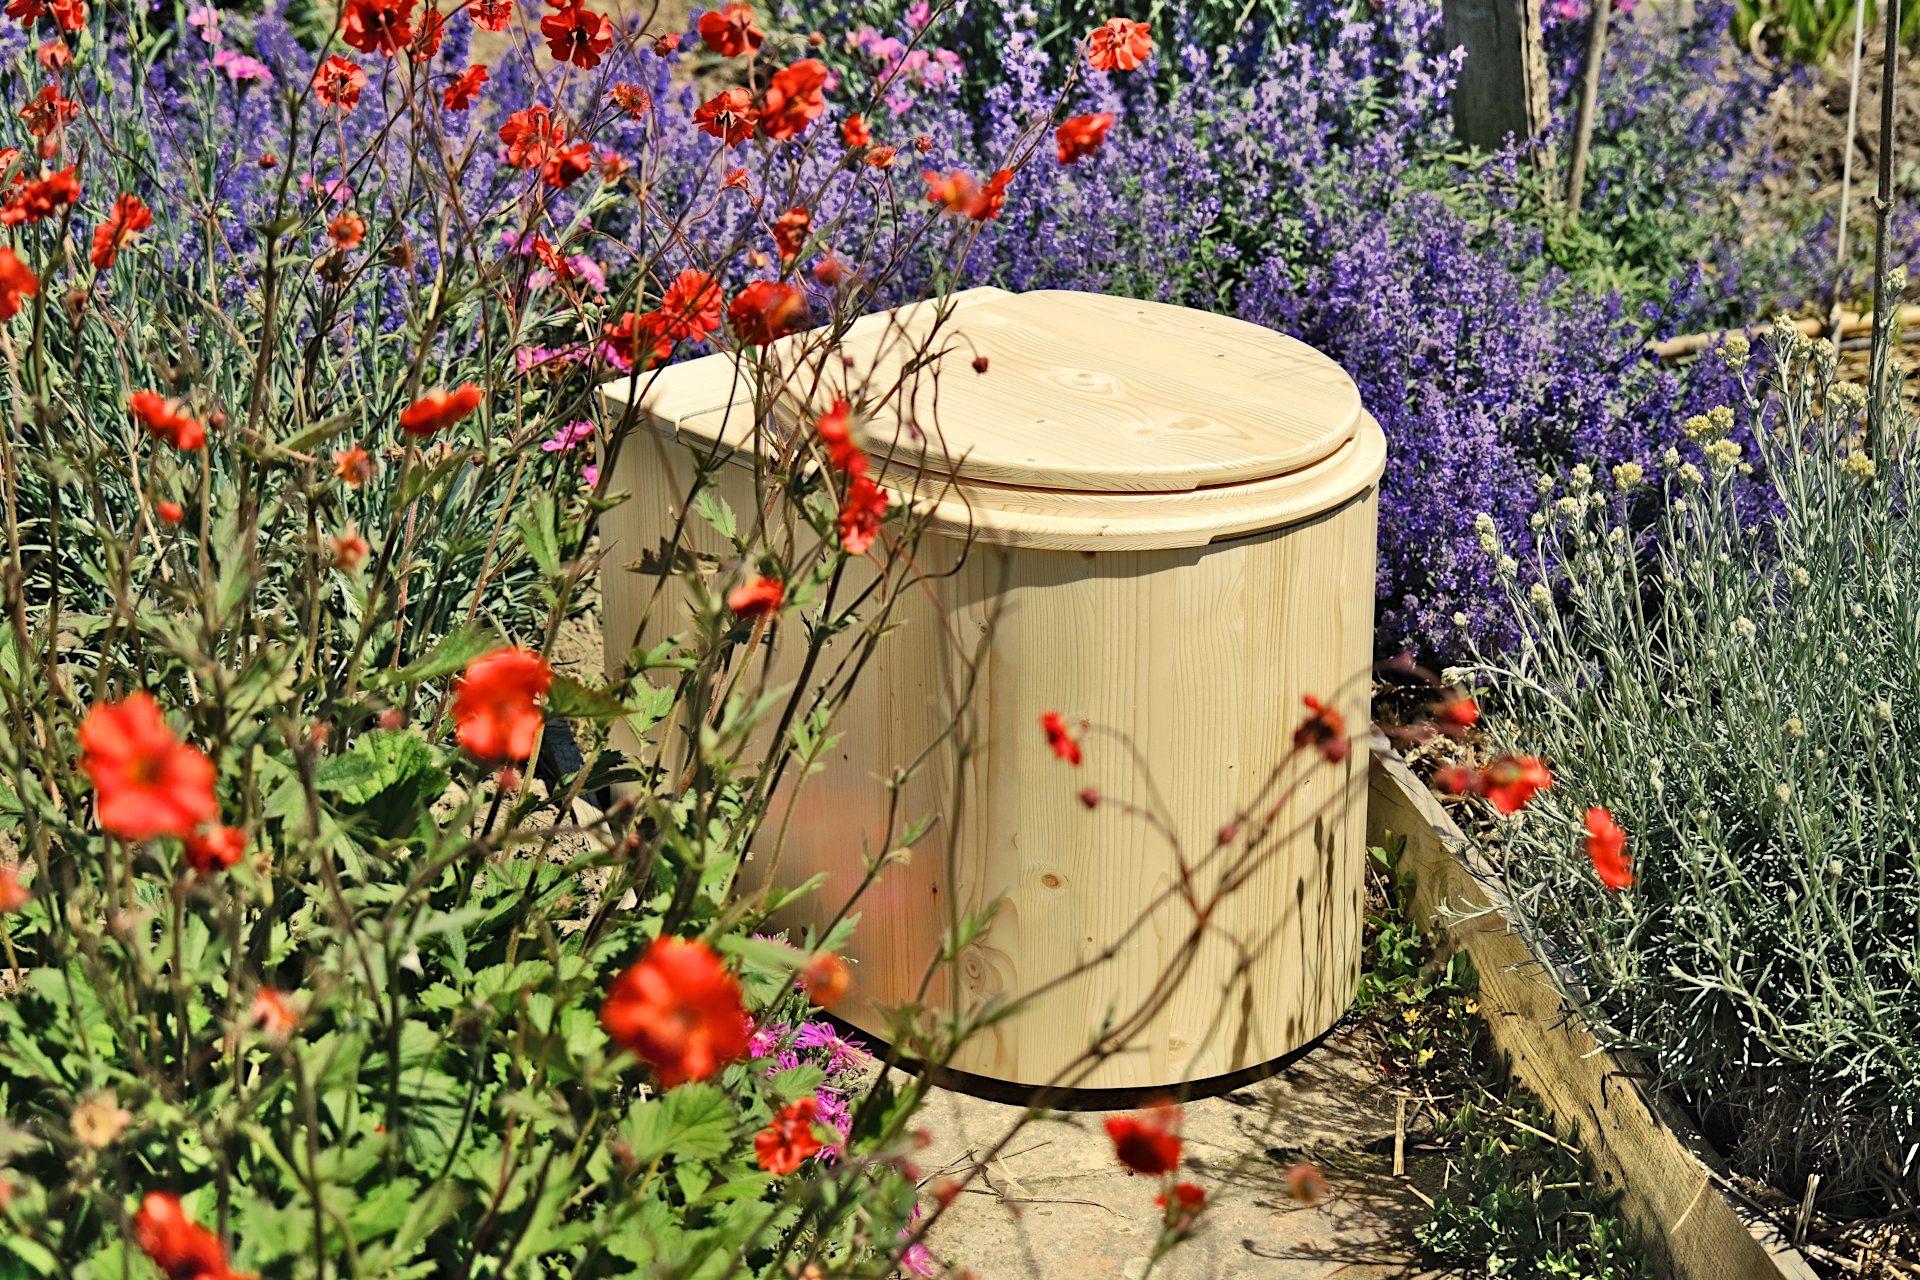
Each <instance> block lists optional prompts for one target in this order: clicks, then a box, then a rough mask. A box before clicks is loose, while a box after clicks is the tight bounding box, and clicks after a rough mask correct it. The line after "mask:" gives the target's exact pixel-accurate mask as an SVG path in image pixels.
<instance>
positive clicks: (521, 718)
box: [453, 649, 553, 760]
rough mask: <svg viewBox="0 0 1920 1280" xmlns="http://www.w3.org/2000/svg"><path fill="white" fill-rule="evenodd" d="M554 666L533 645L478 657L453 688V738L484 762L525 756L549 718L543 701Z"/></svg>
mask: <svg viewBox="0 0 1920 1280" xmlns="http://www.w3.org/2000/svg"><path fill="white" fill-rule="evenodd" d="M552 687H553V669H552V668H551V667H549V666H548V665H547V660H546V659H545V658H543V657H541V656H540V655H539V654H537V653H535V652H533V651H532V650H530V649H495V650H494V651H493V652H492V653H489V654H485V655H482V656H481V657H478V658H475V659H474V660H473V661H472V662H471V663H469V664H468V665H467V671H466V674H465V675H463V676H461V677H460V679H459V680H458V681H457V682H456V683H455V684H454V687H453V720H454V725H455V726H456V727H455V730H454V736H455V737H457V738H458V739H459V740H460V745H461V746H463V747H465V748H466V749H467V750H468V751H469V752H470V753H472V754H473V755H474V756H476V757H477V758H479V759H481V760H525V759H526V758H527V757H528V756H530V755H532V754H533V740H534V738H535V737H536V736H537V735H538V734H539V732H540V726H541V725H542V724H544V723H545V720H546V717H545V716H543V715H542V714H541V712H540V699H542V698H544V697H546V695H547V690H548V689H550V688H552Z"/></svg>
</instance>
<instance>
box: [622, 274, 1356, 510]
mask: <svg viewBox="0 0 1920 1280" xmlns="http://www.w3.org/2000/svg"><path fill="white" fill-rule="evenodd" d="M950 302H951V308H952V309H951V312H950V313H947V314H946V318H945V320H944V323H943V325H942V328H941V330H940V335H941V336H940V346H939V350H940V352H941V353H942V354H941V355H939V356H938V357H937V358H936V359H934V360H932V361H929V362H926V363H924V364H922V363H921V362H920V360H919V357H920V353H921V351H922V349H923V348H924V345H925V338H926V335H927V332H928V330H929V329H930V328H931V326H932V324H933V321H934V318H935V311H934V308H933V307H932V305H931V304H928V303H922V304H919V305H917V306H915V307H909V308H904V309H902V310H901V311H898V312H890V313H879V314H877V315H874V316H867V317H864V318H862V319H861V320H860V321H858V322H856V323H855V324H854V325H853V326H852V327H851V328H850V329H849V330H848V332H847V333H846V334H845V335H844V337H843V339H842V342H841V344H840V346H839V347H838V349H837V350H836V351H835V352H834V353H833V357H832V358H831V359H830V360H828V361H826V362H824V364H825V367H824V368H823V369H822V371H821V374H822V378H823V381H824V384H825V389H824V390H823V391H822V393H821V394H820V396H819V399H820V400H821V401H825V400H826V399H830V398H831V397H832V395H833V394H835V393H836V392H838V393H840V394H843V395H844V396H845V398H847V399H849V400H850V401H853V402H854V403H855V404H856V405H857V406H858V405H859V404H860V396H859V394H858V389H859V388H862V387H869V386H873V387H889V388H890V387H893V386H895V385H896V384H903V386H904V391H903V393H902V394H901V395H899V396H896V397H895V398H893V399H892V400H890V401H889V402H887V403H886V404H883V405H876V406H873V407H872V408H873V412H871V413H870V414H863V415H862V417H863V420H864V430H863V436H864V441H863V442H864V443H865V444H866V446H867V448H868V449H869V451H870V452H872V453H873V454H874V455H875V456H876V457H877V458H880V459H883V460H885V461H886V462H887V463H888V465H889V467H890V468H891V469H893V470H896V471H901V472H907V471H915V470H924V471H930V472H934V473H937V474H941V475H948V476H953V477H956V478H959V479H966V480H977V481H984V482H987V483H991V484H995V485H1012V486H1021V487H1027V488H1037V489H1046V490H1061V489H1064V490H1090V491H1096V492H1097V491H1119V492H1147V493H1177V492H1181V491H1185V490H1192V489H1197V488H1202V487H1206V486H1212V485H1228V484H1235V483H1239V482H1243V481H1248V480H1264V479H1267V478H1270V477H1273V476H1278V475H1282V474H1285V473H1287V472H1290V471H1296V470H1299V469H1301V468H1304V467H1308V466H1311V465H1312V464H1314V463H1317V462H1319V461H1321V460H1322V459H1325V458H1327V457H1328V456H1329V455H1331V454H1333V453H1334V452H1335V451H1337V450H1338V449H1339V448H1340V447H1341V446H1342V445H1344V444H1345V443H1346V442H1347V441H1348V440H1350V439H1351V438H1352V437H1353V435H1354V434H1355V432H1356V431H1357V430H1358V429H1359V427H1360V424H1361V418H1362V413H1361V408H1360V393H1359V391H1358V389H1357V388H1356V387H1355V386H1354V384H1353V380H1352V379H1351V378H1349V377H1348V376H1347V375H1346V373H1345V371H1344V370H1342V369H1341V368H1340V367H1339V366H1338V365H1337V364H1335V363H1334V362H1333V361H1331V360H1329V359H1328V358H1327V357H1326V356H1323V355H1321V354H1320V353H1319V352H1317V351H1315V350H1314V349H1313V348H1311V347H1309V346H1307V345H1306V344H1305V343H1302V342H1299V341H1297V340H1295V339H1293V338H1289V337H1286V336H1285V335H1283V334H1279V333H1276V332H1274V331H1273V330H1271V329H1267V328H1264V327H1262V326H1260V325H1256V324H1250V323H1248V322H1247V321H1244V320H1237V319H1234V318H1232V317H1230V316H1218V315H1212V314H1210V313H1207V312H1203V311H1193V310H1189V309H1187V308H1184V307H1174V306H1169V305H1167V304H1165V303H1160V302H1141V301H1137V300H1134V299H1130V298H1110V297H1106V296H1103V295H1100V294H1091V293H1074V292H1068V291H1063V290H1052V291H1042V292H1036V293H1022V294H1012V293H1006V292H1004V291H1002V290H999V289H970V290H967V291H965V292H963V293H959V294H956V295H954V296H953V298H952V299H951V300H950ZM797 349H798V348H797V346H796V345H795V344H792V343H790V344H789V345H788V347H787V348H785V349H784V350H785V351H794V350H797ZM975 356H986V357H987V358H988V361H989V366H990V367H989V372H988V373H986V374H985V375H981V374H976V373H975V372H974V371H973V368H972V361H973V359H974V357H975ZM841 357H845V358H846V359H847V360H850V361H852V364H851V366H848V365H846V364H843V363H842V362H841ZM910 360H911V361H913V362H914V367H913V369H912V371H911V373H909V374H907V376H905V377H904V379H903V376H902V375H903V370H905V369H906V368H907V365H908V362H909V361H910ZM737 382H738V380H737V378H736V375H735V372H734V366H733V361H732V359H731V358H730V357H728V356H725V355H713V356H708V357H705V358H703V359H701V360H695V361H690V362H689V363H688V364H686V365H683V366H676V367H675V368H674V369H672V370H671V371H669V373H668V374H667V375H666V376H664V377H662V378H660V379H659V380H658V381H657V382H656V383H655V384H654V386H653V388H652V389H651V391H650V393H649V395H648V397H647V400H646V404H645V406H644V407H645V409H646V410H647V412H648V415H649V416H650V417H652V418H653V419H654V420H655V421H656V422H657V423H659V424H660V425H662V426H671V428H672V429H673V430H674V431H675V433H676V434H677V435H678V436H679V438H680V439H681V440H683V441H684V442H686V443H688V444H706V445H711V444H712V443H713V442H714V441H715V440H725V441H726V442H727V443H728V444H729V445H731V446H733V447H739V446H740V445H742V444H743V443H745V439H746V435H747V433H748V432H749V431H750V430H751V416H750V415H748V414H743V413H741V412H739V411H738V410H736V409H735V408H734V405H735V403H736V401H737V400H738V399H739V388H738V385H737ZM936 406H937V411H936Z"/></svg>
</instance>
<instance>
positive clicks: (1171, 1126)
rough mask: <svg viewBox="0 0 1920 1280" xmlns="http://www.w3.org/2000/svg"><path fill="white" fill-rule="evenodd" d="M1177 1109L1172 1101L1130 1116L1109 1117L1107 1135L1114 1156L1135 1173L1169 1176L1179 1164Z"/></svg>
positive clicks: (1178, 1112)
mask: <svg viewBox="0 0 1920 1280" xmlns="http://www.w3.org/2000/svg"><path fill="white" fill-rule="evenodd" d="M1179 1126H1180V1108H1178V1107H1176V1106H1175V1105H1173V1104H1172V1103H1171V1102H1163V1103H1160V1104H1159V1105H1157V1106H1153V1107H1149V1108H1148V1109H1147V1110H1145V1111H1143V1112H1141V1113H1140V1115H1139V1117H1138V1118H1135V1117H1133V1116H1109V1117H1108V1118H1107V1136H1108V1137H1109V1138H1112V1139H1113V1154H1114V1156H1115V1157H1116V1158H1117V1159H1118V1160H1119V1161H1120V1163H1121V1164H1123V1165H1125V1166H1127V1168H1129V1169H1132V1170H1133V1171H1134V1172H1136V1173H1147V1174H1153V1175H1155V1176H1156V1177H1157V1176H1158V1175H1160V1174H1163V1173H1172V1172H1173V1171H1174V1170H1175V1169H1176V1168H1178V1167H1179V1165H1180V1134H1179V1133H1178V1132H1177V1130H1178V1129H1179Z"/></svg>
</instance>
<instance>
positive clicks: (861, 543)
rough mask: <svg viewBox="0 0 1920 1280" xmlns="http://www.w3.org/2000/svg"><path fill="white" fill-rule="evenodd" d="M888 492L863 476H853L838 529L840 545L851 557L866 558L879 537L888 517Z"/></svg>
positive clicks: (843, 499) (841, 502)
mask: <svg viewBox="0 0 1920 1280" xmlns="http://www.w3.org/2000/svg"><path fill="white" fill-rule="evenodd" d="M887 503H888V498H887V491H886V490H885V489H882V488H881V487H880V486H879V485H877V484H875V483H874V482H873V481H872V480H871V479H869V478H868V477H866V476H864V475H858V476H855V477H853V479H852V481H851V482H850V483H849V484H848V485H847V493H846V496H845V497H844V498H842V499H841V500H840V517H839V519H838V520H837V521H835V522H834V523H835V527H836V528H837V529H838V530H839V532H840V545H841V546H843V547H845V548H846V549H847V553H848V554H849V555H856V556H863V555H865V554H867V548H868V547H871V546H872V545H873V540H874V539H875V538H877V537H879V536H880V520H881V518H882V517H884V516H885V515H886V514H887Z"/></svg>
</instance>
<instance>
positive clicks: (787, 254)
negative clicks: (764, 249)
mask: <svg viewBox="0 0 1920 1280" xmlns="http://www.w3.org/2000/svg"><path fill="white" fill-rule="evenodd" d="M812 226H813V215H812V214H811V213H808V212H807V211H806V210H805V209H789V210H787V211H786V212H785V213H783V214H781V215H780V216H779V217H778V218H775V219H774V220H773V243H774V244H775V245H776V246H777V247H778V248H779V250H780V261H782V262H792V261H793V260H794V259H795V258H797V257H799V256H800V250H801V249H802V248H803V247H804V246H805V245H806V243H807V232H808V231H809V230H810V229H811V228H812Z"/></svg>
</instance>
